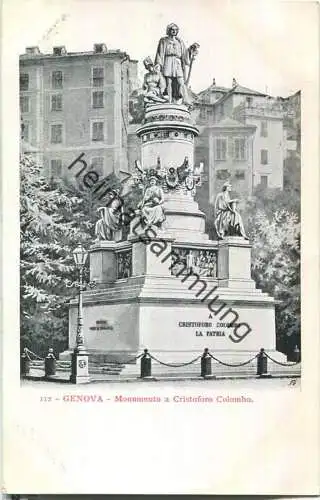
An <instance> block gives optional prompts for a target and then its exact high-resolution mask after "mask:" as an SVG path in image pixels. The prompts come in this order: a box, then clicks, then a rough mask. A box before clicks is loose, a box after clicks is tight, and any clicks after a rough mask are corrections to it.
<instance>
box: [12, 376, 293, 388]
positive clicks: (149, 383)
mask: <svg viewBox="0 0 320 500" xmlns="http://www.w3.org/2000/svg"><path fill="white" fill-rule="evenodd" d="M21 385H22V387H23V386H26V387H31V386H37V387H39V386H40V387H44V386H45V387H46V390H47V389H52V390H55V389H58V388H63V389H66V388H67V387H68V386H69V387H70V386H74V384H70V383H67V381H61V380H60V381H59V380H55V381H54V382H52V381H47V380H43V379H39V380H34V379H22V380H21ZM83 385H85V386H86V388H88V386H90V387H92V388H93V387H94V389H97V388H106V387H107V386H109V387H112V388H116V387H120V386H122V387H123V386H130V389H135V388H138V387H139V388H141V387H142V386H143V387H146V388H162V387H164V388H165V387H174V386H180V387H181V386H183V388H192V389H199V388H201V389H204V388H206V389H211V388H212V389H213V388H217V389H218V388H224V387H228V388H232V389H236V388H240V389H243V388H247V389H274V388H284V387H290V388H300V377H287V376H286V377H270V378H216V379H214V378H209V379H205V380H204V379H202V378H201V379H200V377H198V378H189V379H181V378H170V379H168V378H165V379H164V378H157V379H135V378H132V379H127V380H121V381H120V380H112V381H110V380H95V381H93V382H91V383H88V384H83ZM83 385H82V386H83Z"/></svg>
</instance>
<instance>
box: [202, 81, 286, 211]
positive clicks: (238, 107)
mask: <svg viewBox="0 0 320 500" xmlns="http://www.w3.org/2000/svg"><path fill="white" fill-rule="evenodd" d="M283 116H284V113H283V109H282V105H281V103H280V102H279V100H278V99H275V98H272V97H270V96H268V95H267V94H264V93H262V92H257V91H255V90H252V89H250V88H247V87H244V86H242V85H239V84H238V83H237V81H236V80H235V79H233V81H232V87H231V88H230V89H227V88H226V87H219V86H217V85H216V82H215V80H214V81H213V84H212V85H211V86H210V87H208V88H207V89H205V90H204V91H202V92H200V93H199V94H198V99H197V101H196V103H195V106H194V111H193V117H194V119H195V121H196V123H197V125H198V127H199V128H200V134H199V137H198V138H197V140H196V149H195V162H196V163H199V162H200V161H202V162H203V163H204V166H205V172H206V178H207V181H208V185H207V186H205V185H204V186H203V188H202V189H201V190H199V193H198V201H199V204H200V206H201V208H202V209H203V210H204V211H206V212H207V210H210V208H209V206H208V204H209V205H210V204H212V203H213V202H214V198H215V196H216V194H217V192H218V191H219V190H220V188H221V184H222V181H223V180H224V181H225V180H229V181H230V182H231V183H232V186H233V191H234V192H236V193H238V194H239V195H240V196H243V197H245V198H247V197H249V196H250V195H251V194H252V191H253V188H254V187H255V186H258V185H262V186H264V187H271V188H280V189H282V188H283V164H284V159H285V157H286V154H287V153H286V151H287V148H288V141H287V140H286V134H287V132H286V130H285V129H284V124H283ZM290 145H291V147H292V144H290Z"/></svg>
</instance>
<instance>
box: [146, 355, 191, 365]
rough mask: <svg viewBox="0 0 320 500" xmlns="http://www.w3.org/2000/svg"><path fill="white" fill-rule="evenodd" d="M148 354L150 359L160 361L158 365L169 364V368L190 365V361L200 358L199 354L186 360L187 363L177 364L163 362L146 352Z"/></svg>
mask: <svg viewBox="0 0 320 500" xmlns="http://www.w3.org/2000/svg"><path fill="white" fill-rule="evenodd" d="M148 354H149V356H150V358H151V359H153V360H154V361H156V362H157V363H160V365H163V366H169V367H171V368H180V367H182V366H187V365H192V363H195V362H196V361H198V360H199V359H200V358H201V355H200V356H198V357H197V358H195V359H193V360H192V361H188V362H187V363H181V364H179V365H178V364H172V363H164V362H163V361H160V359H157V358H155V357H154V356H152V354H150V353H148Z"/></svg>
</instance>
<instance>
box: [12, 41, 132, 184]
mask: <svg viewBox="0 0 320 500" xmlns="http://www.w3.org/2000/svg"><path fill="white" fill-rule="evenodd" d="M136 81H137V61H133V60H131V59H130V57H129V56H128V54H126V53H125V52H122V51H120V50H108V49H107V47H106V46H105V44H102V43H101V44H95V45H94V49H93V51H90V52H77V53H70V52H69V53H68V52H67V51H66V49H65V47H54V48H53V52H52V54H42V53H41V52H40V50H39V48H38V47H29V48H27V49H26V53H25V54H23V55H21V56H20V110H21V117H22V123H23V139H24V141H25V142H26V143H28V144H30V145H31V146H32V148H34V149H35V150H37V157H38V159H39V160H40V161H41V164H42V165H43V168H44V174H45V175H46V176H48V177H69V178H70V177H72V175H73V172H71V171H70V169H68V167H69V166H70V165H71V164H72V163H73V162H74V161H75V160H76V159H77V158H79V156H80V155H82V157H81V158H82V160H83V161H84V162H86V164H87V165H88V169H89V168H94V169H95V171H96V172H97V173H99V175H108V174H109V173H111V172H114V173H116V174H118V173H119V170H121V169H123V170H127V168H128V154H127V151H128V147H127V146H128V144H127V136H128V124H129V95H130V93H131V92H132V90H134V88H135V84H136Z"/></svg>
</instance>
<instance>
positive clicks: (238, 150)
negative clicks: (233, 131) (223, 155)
mask: <svg viewBox="0 0 320 500" xmlns="http://www.w3.org/2000/svg"><path fill="white" fill-rule="evenodd" d="M234 159H235V160H245V159H246V139H245V137H240V138H238V139H234Z"/></svg>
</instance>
